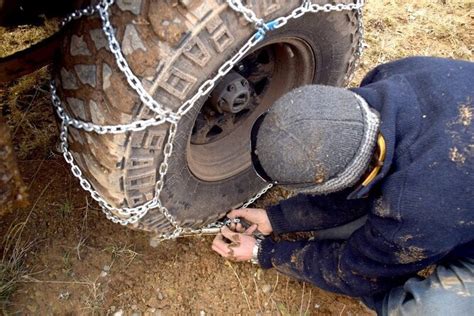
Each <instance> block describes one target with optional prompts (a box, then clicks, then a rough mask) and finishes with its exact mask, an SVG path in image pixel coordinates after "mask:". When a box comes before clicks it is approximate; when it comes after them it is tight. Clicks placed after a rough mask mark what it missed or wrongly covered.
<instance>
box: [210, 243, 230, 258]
mask: <svg viewBox="0 0 474 316" xmlns="http://www.w3.org/2000/svg"><path fill="white" fill-rule="evenodd" d="M212 250H214V251H215V252H217V253H218V254H219V255H220V256H221V257H224V258H227V256H228V251H225V250H223V249H221V248H220V247H218V246H215V245H212Z"/></svg>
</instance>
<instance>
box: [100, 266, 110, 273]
mask: <svg viewBox="0 0 474 316" xmlns="http://www.w3.org/2000/svg"><path fill="white" fill-rule="evenodd" d="M102 270H104V271H107V272H109V271H110V266H108V265H105V266H104V267H103V268H102Z"/></svg>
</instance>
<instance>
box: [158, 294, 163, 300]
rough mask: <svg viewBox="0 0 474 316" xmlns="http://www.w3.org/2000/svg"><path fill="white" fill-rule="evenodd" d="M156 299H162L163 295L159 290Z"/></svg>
mask: <svg viewBox="0 0 474 316" xmlns="http://www.w3.org/2000/svg"><path fill="white" fill-rule="evenodd" d="M158 299H159V300H160V301H162V300H163V299H164V296H163V294H162V293H161V292H158Z"/></svg>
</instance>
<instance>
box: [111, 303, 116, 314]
mask: <svg viewBox="0 0 474 316" xmlns="http://www.w3.org/2000/svg"><path fill="white" fill-rule="evenodd" d="M116 309H117V307H115V306H114V305H112V306H110V308H109V310H110V311H111V312H112V313H113V312H115V310H116Z"/></svg>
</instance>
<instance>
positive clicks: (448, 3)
mask: <svg viewBox="0 0 474 316" xmlns="http://www.w3.org/2000/svg"><path fill="white" fill-rule="evenodd" d="M473 19H474V1H472V0H435V1H432V0H417V1H407V0H404V1H403V0H369V1H368V3H367V6H366V10H365V27H366V43H367V45H368V47H367V49H366V51H365V55H364V58H363V59H362V62H361V65H360V69H359V70H358V71H357V75H356V78H355V79H356V80H355V81H353V85H357V84H358V83H359V82H360V80H361V79H362V77H363V75H364V74H365V73H367V72H368V71H369V70H370V69H371V68H373V67H375V66H376V65H378V64H381V63H384V62H388V61H391V60H395V59H398V58H402V57H407V56H415V55H418V56H438V57H447V58H457V59H466V60H473V50H474V36H473V34H474V23H473Z"/></svg>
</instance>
